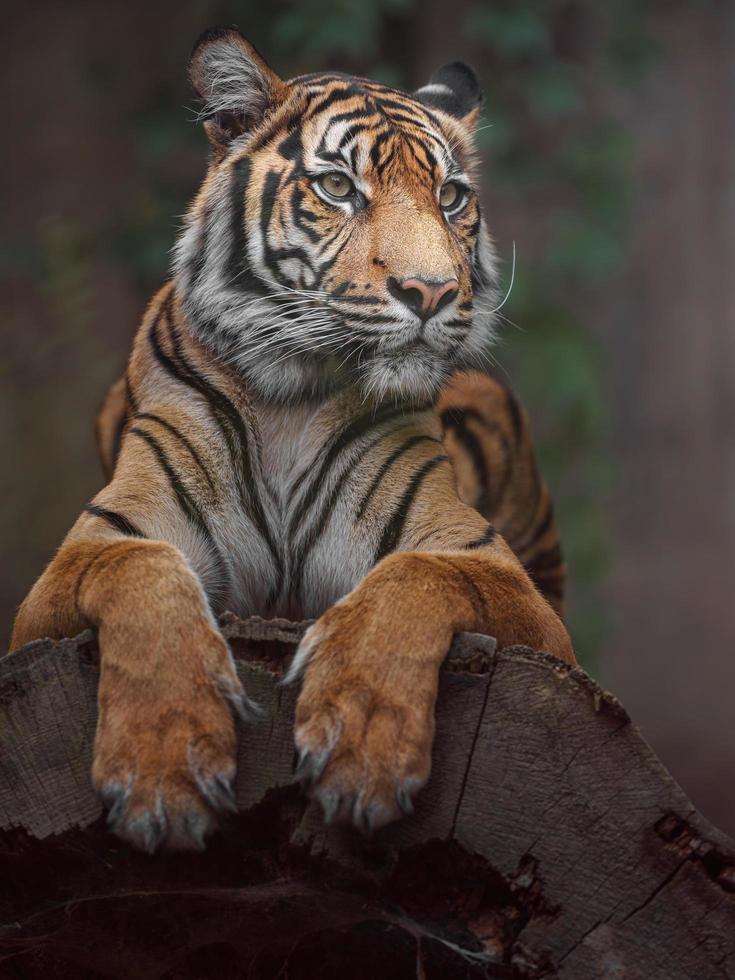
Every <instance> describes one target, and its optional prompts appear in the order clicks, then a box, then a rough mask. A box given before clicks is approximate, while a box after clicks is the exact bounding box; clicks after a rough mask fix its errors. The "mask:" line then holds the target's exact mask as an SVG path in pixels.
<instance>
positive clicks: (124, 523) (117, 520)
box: [84, 504, 145, 538]
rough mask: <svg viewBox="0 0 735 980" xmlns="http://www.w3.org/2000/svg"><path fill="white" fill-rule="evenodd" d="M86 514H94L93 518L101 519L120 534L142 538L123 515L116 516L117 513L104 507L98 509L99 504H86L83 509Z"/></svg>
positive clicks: (138, 531) (133, 525) (139, 532)
mask: <svg viewBox="0 0 735 980" xmlns="http://www.w3.org/2000/svg"><path fill="white" fill-rule="evenodd" d="M84 510H86V512H87V513H88V514H94V516H95V517H99V518H101V519H102V520H103V521H107V523H108V524H109V525H110V527H113V528H114V529H115V530H116V531H119V532H120V534H127V535H128V536H129V537H131V538H144V537H145V534H143V532H142V531H141V530H139V529H138V528H137V527H136V526H135V524H133V522H132V521H131V520H128V518H127V517H125V515H124V514H118V513H117V511H114V510H107V508H106V507H100V506H99V504H87V505H86V507H85V508H84Z"/></svg>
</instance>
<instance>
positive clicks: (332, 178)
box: [319, 171, 355, 198]
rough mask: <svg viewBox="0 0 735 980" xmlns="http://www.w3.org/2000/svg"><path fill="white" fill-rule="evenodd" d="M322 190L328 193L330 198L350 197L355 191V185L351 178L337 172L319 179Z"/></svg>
mask: <svg viewBox="0 0 735 980" xmlns="http://www.w3.org/2000/svg"><path fill="white" fill-rule="evenodd" d="M319 184H320V186H321V188H322V190H324V191H326V192H327V194H329V196H330V197H342V198H344V197H349V196H350V194H352V192H353V191H354V189H355V188H354V185H353V183H352V181H351V180H350V178H349V177H345V175H344V174H340V173H338V172H337V171H334V173H331V174H324V176H323V177H320V178H319Z"/></svg>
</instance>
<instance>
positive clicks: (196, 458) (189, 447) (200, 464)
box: [135, 412, 214, 490]
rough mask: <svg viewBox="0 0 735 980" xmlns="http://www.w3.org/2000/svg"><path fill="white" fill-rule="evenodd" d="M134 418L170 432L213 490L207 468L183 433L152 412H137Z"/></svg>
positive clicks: (212, 482)
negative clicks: (184, 448) (185, 450)
mask: <svg viewBox="0 0 735 980" xmlns="http://www.w3.org/2000/svg"><path fill="white" fill-rule="evenodd" d="M135 418H136V419H148V420H149V421H151V422H157V423H158V424H159V425H160V426H162V427H163V428H164V429H166V431H167V432H170V433H171V435H172V436H174V437H175V438H176V439H178V440H179V442H181V443H182V444H183V445H184V446H185V447H186V449H187V450H188V451H189V455H190V456H191V458H192V459H193V460H194V462H195V463H196V464H197V466H198V467H199V469H200V471H201V473H202V474H203V476H204V479H205V480H206V481H207V483H208V484H209V488H210V490H214V481H213V480H212V477H211V476H210V474H209V471H208V470H207V467H206V466H205V465H204V463H203V462H202V459H201V457H200V455H199V453H198V452H197V451H196V449H195V448H194V446H193V445H192V444H191V442H190V441H189V440H188V439H187V438H186V436H185V435H184V433H183V432H179V430H178V429H177V428H176V426H175V425H172V424H171V423H170V422H167V421H166V419H162V418H161V416H160V415H154V414H153V413H152V412H137V413H136V415H135Z"/></svg>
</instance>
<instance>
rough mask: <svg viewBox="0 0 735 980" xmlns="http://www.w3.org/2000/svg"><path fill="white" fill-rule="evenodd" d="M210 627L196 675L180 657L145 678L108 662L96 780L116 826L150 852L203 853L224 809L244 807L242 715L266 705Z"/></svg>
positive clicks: (124, 836) (121, 834)
mask: <svg viewBox="0 0 735 980" xmlns="http://www.w3.org/2000/svg"><path fill="white" fill-rule="evenodd" d="M210 632H211V634H212V635H211V636H210V637H208V638H207V639H208V642H209V647H210V648H209V649H208V650H206V651H205V652H204V656H197V657H196V658H192V659H194V660H195V662H196V665H197V667H198V668H199V669H198V670H194V671H192V673H187V670H186V668H185V666H184V664H182V663H181V661H179V667H178V670H177V669H176V665H177V661H176V658H175V657H174V656H173V654H172V655H171V656H170V657H167V658H166V660H170V661H172V667H171V670H170V671H168V670H163V669H162V668H161V667H160V665H159V667H158V668H157V669H156V672H155V673H153V672H151V673H150V674H149V675H148V676H147V677H145V678H141V677H131V676H129V675H127V674H126V673H123V672H118V671H116V670H115V669H114V668H110V667H105V668H104V669H103V676H102V680H101V683H100V693H99V702H100V718H99V722H98V727H97V735H96V738H95V752H94V763H93V766H92V781H93V783H94V785H95V788H96V789H97V791H98V792H99V794H100V796H101V798H102V800H103V802H104V803H105V805H106V806H107V807H108V808H109V813H108V818H107V824H108V827H109V828H110V829H111V830H112V831H113V832H114V833H115V834H117V835H118V836H119V837H121V838H122V839H123V840H126V841H127V842H128V843H130V844H132V845H133V846H134V847H137V848H139V849H140V850H143V851H146V852H148V853H149V854H152V853H153V852H154V851H156V850H157V849H158V848H159V847H164V848H168V849H171V850H202V849H203V847H204V845H205V839H206V838H207V837H208V836H209V835H210V834H211V833H212V832H213V831H214V830H215V829H216V828H217V825H218V818H219V816H220V815H221V814H223V813H228V812H236V811H237V805H236V803H235V794H234V788H233V781H234V777H235V749H236V738H235V722H234V717H233V712H235V713H237V714H239V715H240V716H241V717H243V718H246V719H247V718H251V717H252V715H253V713H254V712H255V711H257V709H256V708H255V706H254V705H252V704H251V703H250V702H249V701H248V699H247V697H246V695H245V692H244V691H243V689H242V686H241V685H240V681H239V679H238V677H237V673H236V671H235V668H234V664H233V662H232V658H231V656H230V653H229V649H228V648H227V645H226V643H225V641H224V640H223V639H222V638H221V637H220V636H219V634H216V633H215V632H214V631H210ZM162 661H163V658H162ZM191 662H192V661H191V660H187V665H191ZM103 663H104V660H103Z"/></svg>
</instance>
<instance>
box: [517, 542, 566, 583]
mask: <svg viewBox="0 0 735 980" xmlns="http://www.w3.org/2000/svg"><path fill="white" fill-rule="evenodd" d="M561 564H562V554H561V547H560V546H559V545H558V544H555V545H554V546H553V547H552V548H549V549H548V550H546V551H541V552H539V554H537V555H535V556H534V557H533V558H531V559H529V561H527V562H525V567H526V571H527V572H528V573H529V575H531V576H536V575H544V576H545V575H546V574H548V573H549V572H551V571H552V570H555V569H557V568H558V567H559V566H560V565H561Z"/></svg>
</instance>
